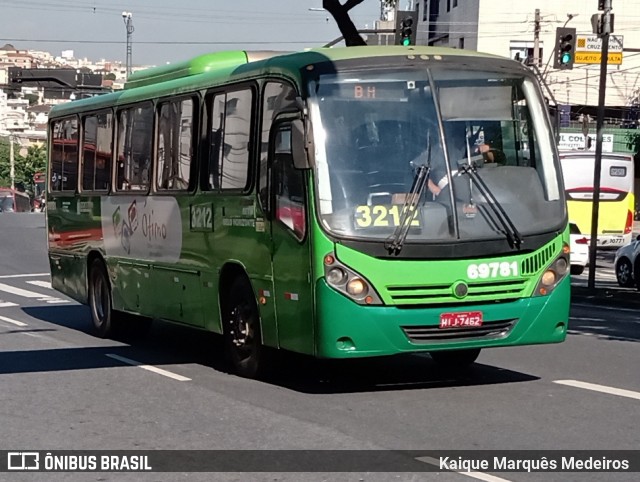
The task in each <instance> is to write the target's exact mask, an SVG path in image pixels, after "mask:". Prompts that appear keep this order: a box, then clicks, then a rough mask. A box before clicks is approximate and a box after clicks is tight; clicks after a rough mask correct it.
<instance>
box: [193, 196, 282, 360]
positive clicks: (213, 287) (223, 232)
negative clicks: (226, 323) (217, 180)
mask: <svg viewBox="0 0 640 482" xmlns="http://www.w3.org/2000/svg"><path fill="white" fill-rule="evenodd" d="M203 206H207V207H210V208H211V209H212V212H213V216H212V217H213V219H212V223H213V228H212V230H208V231H203V230H202V229H200V228H198V226H191V225H190V224H187V225H186V228H185V230H187V229H188V230H189V231H188V232H189V234H188V235H185V248H184V249H185V250H186V251H187V252H189V251H191V252H192V253H193V257H194V260H196V261H195V263H196V264H198V265H199V266H201V267H202V269H203V273H202V280H201V281H202V283H201V286H202V288H201V289H202V293H203V295H202V296H203V299H202V307H203V308H202V311H203V313H204V320H203V323H204V326H205V328H207V329H208V330H210V331H214V332H217V333H221V332H222V319H221V316H222V317H224V313H221V307H220V303H219V298H220V296H224V293H226V292H227V291H228V290H229V288H230V283H232V282H233V280H232V279H231V278H225V279H224V280H222V281H221V277H222V276H225V275H228V274H229V273H230V272H233V273H236V274H239V275H241V276H246V277H248V278H249V281H250V282H251V285H252V287H253V291H254V295H255V298H256V302H257V306H258V310H259V312H260V321H261V326H262V339H263V342H264V344H265V345H267V346H272V347H277V346H278V333H277V326H276V321H275V300H274V289H273V278H272V271H271V251H270V248H269V245H270V233H269V232H268V230H267V227H266V223H265V221H264V218H263V217H262V216H261V214H260V212H259V211H256V210H257V209H258V208H257V206H256V200H255V198H253V197H250V198H241V197H239V196H237V195H235V196H216V195H214V194H209V193H207V194H204V195H201V196H196V197H195V198H193V199H192V200H191V212H192V213H193V210H194V209H199V208H201V207H203ZM194 222H196V223H197V222H198V220H197V219H195V218H194ZM186 232H187V231H186ZM229 269H231V271H228V270H229ZM241 273H242V274H241ZM225 283H226V284H225ZM261 299H262V300H263V302H260V300H261Z"/></svg>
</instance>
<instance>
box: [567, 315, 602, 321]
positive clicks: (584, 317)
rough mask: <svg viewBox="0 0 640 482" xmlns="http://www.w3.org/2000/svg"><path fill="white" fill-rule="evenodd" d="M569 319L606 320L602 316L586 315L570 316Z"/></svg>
mask: <svg viewBox="0 0 640 482" xmlns="http://www.w3.org/2000/svg"><path fill="white" fill-rule="evenodd" d="M569 319H570V320H584V321H607V320H605V319H604V318H588V317H586V316H570V317H569Z"/></svg>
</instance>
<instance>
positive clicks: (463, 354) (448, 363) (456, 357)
mask: <svg viewBox="0 0 640 482" xmlns="http://www.w3.org/2000/svg"><path fill="white" fill-rule="evenodd" d="M429 354H430V355H431V358H432V359H433V361H434V362H436V363H437V364H438V365H440V366H441V367H442V368H447V369H451V370H459V369H462V368H467V367H468V366H469V365H471V364H472V363H473V362H475V361H476V359H477V358H478V355H480V348H472V349H468V350H449V351H434V352H431V353H429Z"/></svg>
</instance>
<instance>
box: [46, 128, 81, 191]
mask: <svg viewBox="0 0 640 482" xmlns="http://www.w3.org/2000/svg"><path fill="white" fill-rule="evenodd" d="M51 130H52V132H51V134H52V135H51V137H52V141H51V151H52V152H51V171H50V173H49V175H50V176H51V190H52V191H75V190H76V184H77V182H78V119H77V118H75V117H74V118H70V119H63V120H60V121H55V122H53V125H52V127H51Z"/></svg>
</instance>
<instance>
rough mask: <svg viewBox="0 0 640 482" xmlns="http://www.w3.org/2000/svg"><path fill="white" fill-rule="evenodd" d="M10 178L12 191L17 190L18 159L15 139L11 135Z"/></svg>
mask: <svg viewBox="0 0 640 482" xmlns="http://www.w3.org/2000/svg"><path fill="white" fill-rule="evenodd" d="M9 166H10V167H9V177H10V178H11V189H15V188H16V158H15V153H14V150H13V137H12V136H11V134H9Z"/></svg>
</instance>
